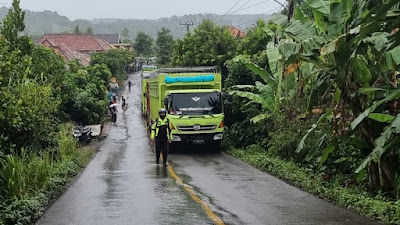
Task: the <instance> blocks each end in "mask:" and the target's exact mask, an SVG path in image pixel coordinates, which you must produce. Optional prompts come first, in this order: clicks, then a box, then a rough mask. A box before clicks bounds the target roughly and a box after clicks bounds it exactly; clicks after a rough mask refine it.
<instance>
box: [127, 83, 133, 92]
mask: <svg viewBox="0 0 400 225" xmlns="http://www.w3.org/2000/svg"><path fill="white" fill-rule="evenodd" d="M128 86H129V91H131V87H132V82H131V81H128Z"/></svg>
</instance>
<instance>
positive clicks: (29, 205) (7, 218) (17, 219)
mask: <svg viewBox="0 0 400 225" xmlns="http://www.w3.org/2000/svg"><path fill="white" fill-rule="evenodd" d="M94 152H95V151H94V149H93V148H92V147H90V146H86V147H82V148H79V149H77V150H76V152H75V153H76V154H74V155H75V157H74V158H68V159H65V160H62V161H61V162H59V163H55V164H54V165H53V166H52V168H51V170H52V172H51V175H50V176H49V177H48V178H47V180H46V182H45V184H44V185H43V187H42V188H41V189H39V190H37V191H35V192H33V193H31V194H27V195H23V196H18V197H14V198H12V199H7V200H5V201H4V202H3V205H2V207H1V209H2V210H1V212H0V224H18V225H20V224H21V225H23V224H33V223H34V222H35V221H36V220H37V219H39V218H40V216H41V215H42V214H43V213H44V212H45V210H46V208H47V206H48V205H49V203H50V202H51V201H52V200H53V199H54V198H57V197H58V196H59V195H60V194H61V193H62V192H63V191H64V190H65V187H66V185H67V184H68V182H70V181H71V180H72V179H73V177H74V176H76V175H77V174H78V172H79V171H80V170H81V169H82V168H83V167H85V166H86V165H87V164H88V163H89V162H90V160H91V158H92V157H93V155H94Z"/></svg>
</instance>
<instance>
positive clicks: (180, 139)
mask: <svg viewBox="0 0 400 225" xmlns="http://www.w3.org/2000/svg"><path fill="white" fill-rule="evenodd" d="M172 141H182V138H181V137H180V136H177V135H172Z"/></svg>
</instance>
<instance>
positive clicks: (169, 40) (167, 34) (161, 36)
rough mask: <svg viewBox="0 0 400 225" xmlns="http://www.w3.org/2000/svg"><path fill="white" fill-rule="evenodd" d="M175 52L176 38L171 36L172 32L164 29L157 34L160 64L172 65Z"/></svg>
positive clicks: (157, 50)
mask: <svg viewBox="0 0 400 225" xmlns="http://www.w3.org/2000/svg"><path fill="white" fill-rule="evenodd" d="M173 51H174V37H173V36H172V34H171V30H169V29H167V28H165V27H163V28H161V30H160V31H158V32H157V40H156V52H157V57H158V63H159V64H161V65H166V64H168V63H170V62H171V57H172V53H173Z"/></svg>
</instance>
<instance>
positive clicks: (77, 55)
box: [41, 39, 90, 66]
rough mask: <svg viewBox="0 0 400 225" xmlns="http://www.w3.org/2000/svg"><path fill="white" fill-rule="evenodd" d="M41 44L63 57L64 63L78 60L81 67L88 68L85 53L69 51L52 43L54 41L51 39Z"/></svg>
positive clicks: (63, 46)
mask: <svg viewBox="0 0 400 225" xmlns="http://www.w3.org/2000/svg"><path fill="white" fill-rule="evenodd" d="M41 44H42V45H44V46H46V47H49V48H52V49H54V51H55V52H56V53H57V54H58V55H61V56H62V57H63V59H64V61H66V62H68V61H71V60H75V59H78V60H79V62H80V63H81V64H82V65H83V66H89V64H90V55H89V54H87V53H81V52H78V51H73V50H71V49H69V48H68V47H67V46H65V45H64V44H56V43H54V41H52V40H51V39H46V40H44V41H43V43H41Z"/></svg>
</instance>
